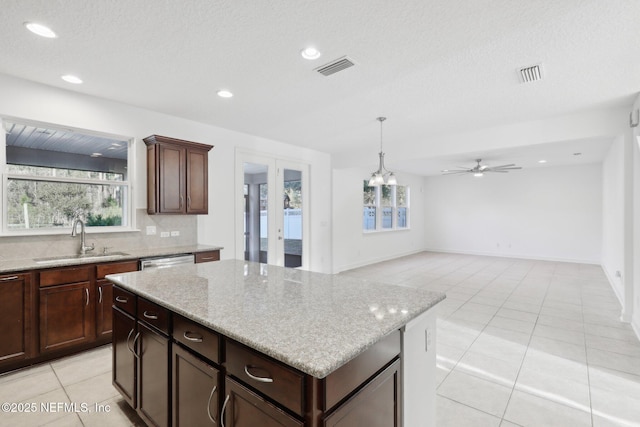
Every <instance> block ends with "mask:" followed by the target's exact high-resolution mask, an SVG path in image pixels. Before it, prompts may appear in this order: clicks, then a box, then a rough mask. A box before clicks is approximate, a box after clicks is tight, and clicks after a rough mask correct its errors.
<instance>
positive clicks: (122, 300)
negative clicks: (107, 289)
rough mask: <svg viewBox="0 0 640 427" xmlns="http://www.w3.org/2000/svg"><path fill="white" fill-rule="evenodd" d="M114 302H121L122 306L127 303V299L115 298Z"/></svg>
mask: <svg viewBox="0 0 640 427" xmlns="http://www.w3.org/2000/svg"><path fill="white" fill-rule="evenodd" d="M116 302H121V303H123V304H126V303H128V302H129V300H128V299H127V298H123V297H119V296H118V297H116Z"/></svg>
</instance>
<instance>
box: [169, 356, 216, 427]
mask: <svg viewBox="0 0 640 427" xmlns="http://www.w3.org/2000/svg"><path fill="white" fill-rule="evenodd" d="M172 347H173V350H172V358H171V360H172V364H171V365H172V368H171V369H172V371H173V382H172V386H173V390H172V400H173V405H172V412H173V415H172V418H173V427H191V426H207V425H217V424H219V417H218V414H219V410H220V404H219V403H220V383H219V382H220V371H218V370H217V369H216V368H214V367H213V366H211V365H210V364H208V363H206V362H204V361H203V360H201V359H199V358H197V357H196V356H194V355H192V354H191V353H189V352H188V351H186V350H184V349H183V348H182V347H180V346H179V345H176V344H174V345H173V346H172Z"/></svg>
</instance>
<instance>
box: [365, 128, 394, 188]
mask: <svg viewBox="0 0 640 427" xmlns="http://www.w3.org/2000/svg"><path fill="white" fill-rule="evenodd" d="M376 120H377V121H379V122H380V153H378V156H379V157H380V163H379V165H378V170H377V171H375V172H373V173H372V174H371V179H369V187H378V186H380V185H385V184H386V185H398V181H397V180H396V176H395V174H394V173H393V172H391V171H389V170H387V168H385V167H384V153H383V152H382V122H384V121H385V120H387V118H386V117H378V118H377V119H376Z"/></svg>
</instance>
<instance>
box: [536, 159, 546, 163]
mask: <svg viewBox="0 0 640 427" xmlns="http://www.w3.org/2000/svg"><path fill="white" fill-rule="evenodd" d="M538 163H547V161H546V160H538Z"/></svg>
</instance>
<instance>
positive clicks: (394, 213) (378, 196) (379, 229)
mask: <svg viewBox="0 0 640 427" xmlns="http://www.w3.org/2000/svg"><path fill="white" fill-rule="evenodd" d="M367 182H368V180H364V186H366V187H371V186H369V185H367ZM382 187H383V186H381V185H378V186H374V187H371V188H373V189H374V191H375V203H373V204H371V205H367V204H365V203H364V197H363V198H362V210H361V215H364V208H365V207H368V206H372V207H374V208H375V228H374V229H371V230H369V229H366V228H364V221H362V222H361V227H362V233H363V234H371V233H387V232H393V231H405V230H410V229H411V221H410V219H411V214H410V212H411V207H410V205H411V189H410V187H409V186H408V185H388V186H387V187H389V188H390V189H391V192H392V196H391V227H390V228H383V218H382V217H383V209H384V208H389V206H384V205H383V204H382ZM397 187H404V188H405V194H406V199H407V201H406V206H401V207H405V208H406V223H407V225H406V227H398V207H399V206H398V194H397ZM363 193H364V191H363ZM361 197H362V196H361Z"/></svg>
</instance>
